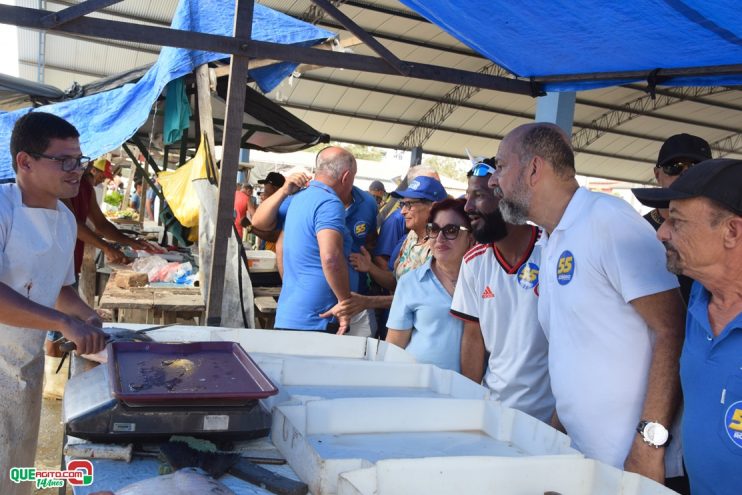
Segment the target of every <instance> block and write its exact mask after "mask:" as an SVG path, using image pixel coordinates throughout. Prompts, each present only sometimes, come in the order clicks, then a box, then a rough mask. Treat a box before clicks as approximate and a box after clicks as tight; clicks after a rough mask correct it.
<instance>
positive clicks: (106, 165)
mask: <svg viewBox="0 0 742 495" xmlns="http://www.w3.org/2000/svg"><path fill="white" fill-rule="evenodd" d="M93 168H95V169H98V170H100V171H101V172H103V175H104V176H105V177H106V179H113V171H112V170H111V162H109V161H108V160H106V159H105V158H98V159H97V160H95V161H94V162H93Z"/></svg>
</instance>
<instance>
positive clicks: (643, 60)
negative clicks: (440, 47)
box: [401, 0, 742, 91]
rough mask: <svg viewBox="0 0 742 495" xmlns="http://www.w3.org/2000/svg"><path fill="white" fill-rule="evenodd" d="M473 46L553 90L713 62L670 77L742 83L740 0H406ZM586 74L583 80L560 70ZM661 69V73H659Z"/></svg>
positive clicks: (678, 81)
mask: <svg viewBox="0 0 742 495" xmlns="http://www.w3.org/2000/svg"><path fill="white" fill-rule="evenodd" d="M401 2H402V3H403V4H405V5H407V6H408V7H410V8H411V9H413V10H415V11H417V12H418V13H419V14H420V15H422V16H424V17H425V18H427V19H428V20H429V21H431V22H433V23H435V24H437V25H438V26H439V27H441V28H442V29H443V30H445V31H446V32H448V33H449V34H450V35H452V36H454V37H455V38H457V39H458V40H459V41H461V42H462V43H464V44H465V45H468V46H469V47H470V48H472V49H473V50H476V51H477V52H479V53H480V54H482V55H484V56H485V57H487V58H489V59H490V60H492V61H493V62H495V63H497V64H498V65H500V66H502V67H503V68H505V69H507V70H509V71H510V72H512V73H513V74H514V75H516V76H519V77H524V78H530V77H534V78H536V80H537V81H538V80H539V78H544V79H543V82H544V84H545V89H546V90H547V91H573V90H584V89H592V88H599V87H605V86H611V85H616V84H625V83H628V82H632V81H636V80H637V79H644V78H641V77H639V78H638V77H626V78H612V79H608V80H606V79H605V78H604V77H601V79H603V80H600V81H597V80H590V76H589V75H591V74H593V75H595V74H599V73H614V72H633V71H646V73H647V74H649V73H650V72H651V71H653V70H655V69H679V68H709V70H707V71H706V70H704V72H707V73H706V74H703V75H693V76H687V77H677V78H673V79H671V80H668V81H666V82H664V83H663V84H667V85H675V86H717V85H738V84H742V75H740V74H741V73H742V68H740V67H737V70H736V71H734V72H736V74H729V73H727V74H725V73H724V70H723V69H722V67H721V66H730V65H737V64H742V4H740V2H739V0H713V1H708V0H685V1H682V0H631V1H628V2H609V1H602V2H598V1H595V0H574V1H570V2H564V1H554V0H531V1H529V2H514V1H512V0H456V1H453V0H401ZM577 74H580V75H584V76H585V77H584V78H580V79H581V80H580V81H574V80H567V79H568V78H559V80H557V79H555V78H554V76H562V75H577ZM660 76H661V72H660Z"/></svg>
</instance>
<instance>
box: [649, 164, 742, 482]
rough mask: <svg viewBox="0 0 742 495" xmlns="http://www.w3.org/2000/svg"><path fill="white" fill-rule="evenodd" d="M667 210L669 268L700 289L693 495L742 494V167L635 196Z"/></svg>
mask: <svg viewBox="0 0 742 495" xmlns="http://www.w3.org/2000/svg"><path fill="white" fill-rule="evenodd" d="M634 194H635V195H636V197H637V198H639V200H640V201H641V202H642V203H644V204H645V205H647V206H652V207H655V208H667V207H668V206H669V208H670V210H669V216H668V218H667V220H666V221H665V222H664V223H663V224H662V226H661V227H660V228H659V230H658V231H657V237H658V238H659V239H660V240H661V241H662V242H663V243H664V244H665V247H666V248H667V268H668V269H669V270H670V271H672V272H674V273H677V274H683V275H686V276H688V277H690V278H692V279H694V280H695V281H696V282H695V283H694V284H693V287H692V289H691V293H690V302H689V303H688V317H687V320H686V327H685V343H684V345H683V353H682V355H681V358H680V380H681V384H682V387H683V397H684V399H685V411H684V414H683V449H684V451H685V464H686V468H687V470H688V477H689V478H690V485H691V493H692V494H693V495H722V494H725V495H726V494H731V493H742V160H706V161H703V162H701V163H699V164H697V165H696V166H695V167H693V168H691V169H689V170H687V171H686V172H685V173H684V174H683V175H681V176H680V177H679V178H678V179H677V180H676V181H675V182H673V183H672V184H671V185H670V187H669V188H667V189H634Z"/></svg>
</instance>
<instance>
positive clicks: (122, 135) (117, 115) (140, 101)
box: [0, 0, 334, 180]
mask: <svg viewBox="0 0 742 495" xmlns="http://www.w3.org/2000/svg"><path fill="white" fill-rule="evenodd" d="M233 21H234V0H181V2H180V3H179V5H178V8H177V10H176V12H175V16H174V18H173V22H172V24H171V26H172V27H173V28H174V29H182V30H187V31H198V32H202V33H211V34H219V35H225V36H232V28H233V25H234V22H233ZM333 36H334V34H333V33H331V32H329V31H326V30H324V29H320V28H317V27H315V26H313V25H311V24H308V23H306V22H302V21H299V20H297V19H294V18H293V17H290V16H287V15H285V14H282V13H280V12H276V11H274V10H272V9H269V8H268V7H265V6H263V5H260V4H257V3H256V4H255V11H254V14H253V28H252V37H253V39H255V40H259V41H269V42H273V43H281V44H296V45H303V46H311V45H314V44H317V43H319V42H322V41H324V40H326V39H327V38H330V37H333ZM224 58H228V55H225V54H222V53H213V52H204V51H194V50H185V49H181V48H171V47H163V48H162V50H161V51H160V56H159V58H158V60H157V63H156V64H155V65H153V66H152V67H151V68H150V70H149V71H147V73H146V74H145V75H144V77H142V79H140V80H139V81H138V82H137V83H136V84H126V85H124V86H122V87H120V88H116V89H113V90H111V91H107V92H104V93H98V94H94V95H91V96H86V97H83V98H79V99H76V100H69V101H65V102H62V103H57V104H53V105H47V106H43V107H39V108H37V109H35V111H44V112H50V113H53V114H55V115H59V116H60V117H63V118H65V119H67V120H68V121H70V122H71V123H72V124H74V125H75V127H77V129H78V131H79V132H80V145H81V147H82V151H83V153H84V154H85V155H87V156H91V157H97V156H100V155H102V154H104V153H106V152H108V151H110V150H112V149H115V148H117V147H119V146H120V145H121V144H122V143H124V142H125V141H126V140H127V139H129V138H130V137H131V136H133V135H134V133H135V132H136V131H137V130H138V129H139V128H140V127H141V126H142V124H144V122H145V121H146V119H147V117H148V115H149V112H150V109H151V107H152V105H153V104H154V102H155V100H156V99H157V97H158V96H159V95H160V93H161V92H162V90H163V88H164V87H165V86H166V85H167V83H169V82H170V81H171V80H173V79H177V78H179V77H181V76H183V75H185V74H188V73H190V72H193V70H194V69H195V68H196V67H198V66H200V65H203V64H205V63H207V62H211V61H214V60H219V59H224ZM295 66H296V64H292V63H280V64H274V65H271V66H268V67H262V68H260V69H256V70H255V71H250V75H251V76H252V77H253V78H254V79H255V80H256V82H257V83H258V85H259V86H260V88H261V89H262V90H263V91H265V92H268V91H270V90H271V89H273V88H274V87H275V86H277V85H278V84H279V83H280V82H281V81H282V80H283V79H284V78H285V77H286V76H288V75H289V74H291V72H292V71H293V70H294V68H295ZM29 111H31V109H30V108H26V109H23V110H18V111H15V112H10V113H2V114H0V180H7V179H10V178H13V177H15V174H14V172H13V168H12V166H11V156H10V147H9V145H10V135H11V133H12V130H13V125H14V124H15V121H16V120H17V119H18V118H19V117H20V116H22V115H25V114H26V113H28V112H29Z"/></svg>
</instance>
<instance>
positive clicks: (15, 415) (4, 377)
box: [0, 186, 75, 495]
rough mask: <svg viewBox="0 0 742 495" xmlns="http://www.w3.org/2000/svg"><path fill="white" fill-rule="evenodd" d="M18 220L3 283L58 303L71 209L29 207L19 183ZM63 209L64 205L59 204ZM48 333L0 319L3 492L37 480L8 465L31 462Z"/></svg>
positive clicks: (22, 490)
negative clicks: (20, 478) (17, 476)
mask: <svg viewBox="0 0 742 495" xmlns="http://www.w3.org/2000/svg"><path fill="white" fill-rule="evenodd" d="M9 192H10V194H11V196H13V198H12V199H13V201H12V202H13V206H14V207H13V224H12V226H11V227H10V233H9V234H8V235H7V238H6V242H5V251H4V252H3V253H2V256H3V260H2V261H3V262H2V265H0V282H3V283H4V284H6V285H8V286H10V287H11V288H12V289H14V290H15V291H17V292H19V293H20V294H22V295H24V296H26V297H28V298H30V299H31V300H32V301H34V302H37V303H39V304H43V305H44V306H52V307H53V306H54V303H55V302H56V300H57V297H58V295H59V291H60V289H61V288H62V286H63V285H64V282H65V279H66V278H67V275H68V266H69V263H68V262H66V260H71V259H72V256H73V249H74V235H75V234H74V230H73V231H72V236H73V238H72V239H71V240H70V227H69V222H68V221H67V220H66V219H65V218H64V215H69V212H66V211H62V212H60V211H57V210H48V209H44V208H26V207H24V206H23V203H22V199H21V193H20V190H19V189H18V187H17V186H13V187H12V188H11V190H10V191H9ZM57 205H58V208H60V209H62V208H65V207H64V206H63V205H62V204H61V203H57ZM45 335H46V332H43V331H40V330H36V329H28V328H18V327H11V326H7V325H2V324H0V397H2V400H0V469H1V470H2V473H1V477H0V493H1V494H2V495H21V494H23V495H26V494H30V493H31V492H32V491H33V489H34V488H35V486H34V483H33V482H21V483H18V484H16V483H13V482H12V481H10V480H9V475H8V470H9V469H10V468H11V467H13V466H17V467H27V466H28V467H31V466H33V463H34V458H35V455H36V442H37V438H38V433H39V419H40V417H41V388H42V380H43V376H44V352H43V343H44V336H45Z"/></svg>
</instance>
